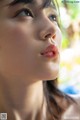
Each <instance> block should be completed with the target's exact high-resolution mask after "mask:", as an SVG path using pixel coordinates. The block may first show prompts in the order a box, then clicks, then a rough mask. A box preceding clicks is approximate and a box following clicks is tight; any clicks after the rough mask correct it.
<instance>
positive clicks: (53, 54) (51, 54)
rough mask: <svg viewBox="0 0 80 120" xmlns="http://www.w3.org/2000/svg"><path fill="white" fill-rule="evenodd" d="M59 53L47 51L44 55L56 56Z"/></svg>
mask: <svg viewBox="0 0 80 120" xmlns="http://www.w3.org/2000/svg"><path fill="white" fill-rule="evenodd" d="M57 55H58V54H57V53H56V52H47V53H45V54H43V55H42V56H44V57H46V58H56V57H57Z"/></svg>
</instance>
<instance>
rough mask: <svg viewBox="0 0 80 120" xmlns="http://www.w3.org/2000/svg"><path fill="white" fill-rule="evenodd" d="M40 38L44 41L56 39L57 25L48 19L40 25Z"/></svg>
mask: <svg viewBox="0 0 80 120" xmlns="http://www.w3.org/2000/svg"><path fill="white" fill-rule="evenodd" d="M40 28H41V29H40V32H39V34H40V38H41V39H42V40H46V39H48V38H53V39H55V37H56V25H55V23H53V22H52V21H50V20H49V19H48V18H46V19H45V20H44V21H43V22H42V24H41V25H40Z"/></svg>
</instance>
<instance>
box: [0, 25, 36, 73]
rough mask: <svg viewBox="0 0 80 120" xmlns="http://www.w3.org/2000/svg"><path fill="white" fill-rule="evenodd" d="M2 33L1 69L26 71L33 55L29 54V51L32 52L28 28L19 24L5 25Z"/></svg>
mask: <svg viewBox="0 0 80 120" xmlns="http://www.w3.org/2000/svg"><path fill="white" fill-rule="evenodd" d="M5 30H6V31H5ZM3 33H4V34H3V36H2V40H1V41H2V42H1V49H0V50H1V52H0V57H1V59H0V65H2V67H3V69H5V70H9V71H11V70H13V71H15V72H16V71H17V72H18V71H21V70H22V71H24V70H25V71H27V68H29V66H30V64H31V62H32V61H31V60H32V57H33V55H32V56H31V55H30V52H32V54H33V52H34V49H33V48H32V44H31V40H32V38H31V35H30V32H29V29H28V30H27V29H26V28H24V27H22V26H19V25H14V26H13V25H9V26H8V25H7V26H5V27H4V32H3ZM30 59H31V60H30ZM28 70H29V69H28ZM22 71H21V72H22ZM21 72H20V73H21Z"/></svg>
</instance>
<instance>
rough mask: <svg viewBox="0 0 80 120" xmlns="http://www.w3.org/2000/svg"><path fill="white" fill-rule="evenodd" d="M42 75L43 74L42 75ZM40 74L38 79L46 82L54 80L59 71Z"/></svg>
mask: <svg viewBox="0 0 80 120" xmlns="http://www.w3.org/2000/svg"><path fill="white" fill-rule="evenodd" d="M43 73H44V74H43ZM43 73H42V74H40V76H39V79H40V80H43V81H46V80H55V79H56V78H58V76H59V70H58V71H53V72H50V71H49V72H46V71H45V72H43Z"/></svg>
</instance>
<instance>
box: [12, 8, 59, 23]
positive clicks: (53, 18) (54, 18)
mask: <svg viewBox="0 0 80 120" xmlns="http://www.w3.org/2000/svg"><path fill="white" fill-rule="evenodd" d="M21 13H23V14H21ZM25 16H26V17H34V16H33V14H32V12H31V11H30V10H29V9H27V8H23V9H21V10H18V11H17V12H16V15H15V16H14V17H13V18H15V17H25ZM49 19H50V20H51V21H54V22H58V19H57V16H56V15H55V14H51V15H49Z"/></svg>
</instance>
